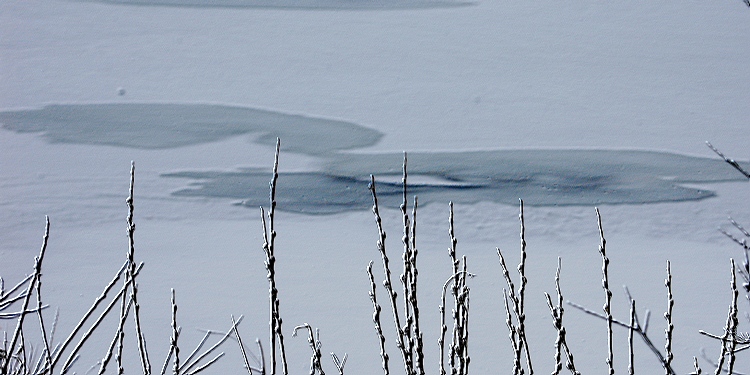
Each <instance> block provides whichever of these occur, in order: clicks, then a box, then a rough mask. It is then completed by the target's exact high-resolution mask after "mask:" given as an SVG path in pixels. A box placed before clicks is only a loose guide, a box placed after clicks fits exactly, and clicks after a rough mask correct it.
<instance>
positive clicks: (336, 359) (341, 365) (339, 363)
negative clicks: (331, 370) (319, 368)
mask: <svg viewBox="0 0 750 375" xmlns="http://www.w3.org/2000/svg"><path fill="white" fill-rule="evenodd" d="M347 358H348V356H347V354H346V353H344V358H343V359H341V360H339V357H338V356H337V355H336V354H334V353H333V352H331V359H332V360H333V364H334V365H335V366H336V369H337V370H338V371H339V375H344V366H346V359H347Z"/></svg>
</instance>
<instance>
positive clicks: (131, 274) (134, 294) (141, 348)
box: [121, 162, 151, 375]
mask: <svg viewBox="0 0 750 375" xmlns="http://www.w3.org/2000/svg"><path fill="white" fill-rule="evenodd" d="M134 185H135V162H130V194H129V196H128V199H127V201H126V202H127V205H128V219H127V222H128V245H129V246H128V268H127V276H128V279H130V280H132V282H131V283H130V294H131V298H132V299H133V306H134V309H135V311H134V312H135V314H133V318H134V319H135V331H136V338H137V340H138V353H140V356H141V366H142V367H143V374H144V375H150V374H151V363H150V361H149V359H148V350H147V349H146V339H145V338H144V336H143V330H142V329H141V313H140V311H141V306H140V304H138V283H137V282H136V280H135V269H136V263H135V259H134V254H135V237H134V235H135V223H134V222H133V211H134V205H133V201H134V195H133V188H134ZM121 339H122V336H121Z"/></svg>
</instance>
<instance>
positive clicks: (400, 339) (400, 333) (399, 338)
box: [370, 175, 413, 375]
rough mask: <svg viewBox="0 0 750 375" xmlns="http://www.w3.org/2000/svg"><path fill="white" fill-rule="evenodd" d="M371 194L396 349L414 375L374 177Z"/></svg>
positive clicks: (405, 366) (371, 179) (409, 374)
mask: <svg viewBox="0 0 750 375" xmlns="http://www.w3.org/2000/svg"><path fill="white" fill-rule="evenodd" d="M370 192H371V193H372V202H373V205H372V212H373V214H374V215H375V222H376V224H377V227H378V234H379V239H378V242H377V246H378V251H379V252H380V257H381V258H382V259H383V273H384V280H383V287H385V290H386V292H387V293H388V296H389V297H390V298H389V300H390V302H391V311H392V312H393V322H394V324H395V326H396V333H397V334H396V347H397V348H398V349H399V350H400V351H401V357H402V358H403V360H404V369H405V371H406V374H407V375H412V374H413V368H412V364H411V361H410V355H409V353H408V352H407V348H406V345H405V344H404V329H403V328H402V326H401V318H400V317H399V314H398V305H397V303H396V299H397V298H398V294H397V293H396V292H395V291H394V290H393V283H392V282H391V269H390V267H389V260H388V255H387V253H386V250H385V239H386V234H385V230H384V229H383V223H382V219H381V218H380V211H379V208H378V196H377V193H376V190H375V177H374V176H372V175H370Z"/></svg>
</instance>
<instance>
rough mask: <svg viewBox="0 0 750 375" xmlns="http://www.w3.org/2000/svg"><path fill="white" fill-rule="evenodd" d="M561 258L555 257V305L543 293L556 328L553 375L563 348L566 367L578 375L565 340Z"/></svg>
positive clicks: (559, 364)
mask: <svg viewBox="0 0 750 375" xmlns="http://www.w3.org/2000/svg"><path fill="white" fill-rule="evenodd" d="M561 263H562V260H561V259H560V257H557V272H555V289H556V290H557V306H554V305H553V304H552V297H550V295H549V294H547V293H544V295H545V297H546V298H547V306H548V307H549V310H550V313H551V314H552V320H553V325H554V327H555V329H556V330H557V339H556V340H555V371H554V372H553V375H557V374H559V373H560V371H561V370H562V367H563V365H562V351H563V349H564V350H565V355H566V357H567V361H566V368H567V369H568V370H570V372H571V374H573V375H579V374H580V373H579V372H578V371H576V368H575V363H574V362H573V354H572V353H571V352H570V348H569V347H568V343H567V341H566V339H565V338H566V330H565V326H564V325H563V314H564V312H565V309H564V308H563V296H562V292H561V290H560V267H561Z"/></svg>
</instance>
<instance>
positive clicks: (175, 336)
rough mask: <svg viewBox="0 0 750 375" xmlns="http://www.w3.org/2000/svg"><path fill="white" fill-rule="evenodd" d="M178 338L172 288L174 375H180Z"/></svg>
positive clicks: (175, 303)
mask: <svg viewBox="0 0 750 375" xmlns="http://www.w3.org/2000/svg"><path fill="white" fill-rule="evenodd" d="M179 338H180V328H179V327H177V302H176V301H175V293H174V288H172V339H171V340H170V346H171V347H172V351H173V352H174V366H173V367H172V372H173V373H174V375H180V346H179V345H178V344H177V340H178V339H179Z"/></svg>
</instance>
